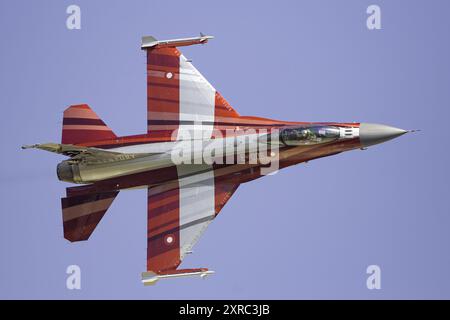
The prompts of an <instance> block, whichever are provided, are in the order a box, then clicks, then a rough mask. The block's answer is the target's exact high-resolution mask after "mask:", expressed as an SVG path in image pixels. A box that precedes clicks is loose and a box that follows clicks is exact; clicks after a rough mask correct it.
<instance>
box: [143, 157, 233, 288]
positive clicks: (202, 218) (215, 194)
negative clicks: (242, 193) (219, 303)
mask: <svg viewBox="0 0 450 320" xmlns="http://www.w3.org/2000/svg"><path fill="white" fill-rule="evenodd" d="M174 170H175V171H176V172H174V174H177V175H178V176H179V177H180V178H178V181H177V182H176V183H175V184H174V185H172V186H167V185H161V186H156V187H151V188H149V189H148V208H147V213H148V220H147V221H148V225H147V231H148V233H147V270H148V272H147V273H145V274H152V275H153V274H156V275H173V274H180V273H183V270H176V269H177V267H178V266H179V265H180V263H181V262H182V261H183V258H184V257H185V256H186V254H189V253H191V251H192V248H193V246H194V245H195V244H196V242H197V241H198V240H199V238H200V237H201V235H202V234H203V232H204V231H205V230H206V228H207V227H208V225H209V224H210V223H211V221H212V220H214V218H215V217H216V216H217V214H218V213H219V212H220V210H221V209H222V208H223V206H224V205H225V204H226V202H227V201H228V200H229V199H230V198H231V196H232V195H233V193H234V192H235V191H236V189H237V188H238V186H239V183H238V182H233V181H227V180H218V179H216V178H215V177H214V170H213V169H212V167H211V166H207V165H199V166H198V167H196V169H192V166H178V167H177V168H176V169H174ZM196 270H197V269H196ZM198 270H201V271H202V273H203V274H204V273H205V272H207V269H204V268H202V269H198ZM186 272H187V273H192V269H189V270H187V271H186ZM143 279H144V274H143ZM144 283H145V282H144Z"/></svg>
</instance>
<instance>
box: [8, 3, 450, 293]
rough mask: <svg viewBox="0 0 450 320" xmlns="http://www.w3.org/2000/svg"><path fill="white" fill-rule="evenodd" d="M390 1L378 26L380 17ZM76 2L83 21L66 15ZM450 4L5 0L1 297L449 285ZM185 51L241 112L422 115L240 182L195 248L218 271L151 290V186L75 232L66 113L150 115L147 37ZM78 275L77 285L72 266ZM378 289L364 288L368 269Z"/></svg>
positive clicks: (367, 117) (418, 289)
mask: <svg viewBox="0 0 450 320" xmlns="http://www.w3.org/2000/svg"><path fill="white" fill-rule="evenodd" d="M374 3H375V4H378V5H379V6H380V7H381V10H382V30H376V31H369V30H368V29H367V28H366V17H367V14H366V8H367V6H368V5H370V4H374ZM70 4H77V5H79V6H80V7H81V11H82V29H81V30H72V31H70V30H68V29H66V26H65V21H66V17H67V14H66V13H65V11H66V8H67V6H68V5H70ZM449 11H450V2H448V1H445V0H435V1H425V0H423V1H400V0H398V1H381V0H376V1H374V0H371V1H365V0H353V1H350V0H349V1H334V0H329V1H324V0H323V1H317V0H310V1H221V2H219V1H6V0H3V1H1V2H0V39H1V51H0V55H1V59H0V71H1V72H0V93H1V94H0V106H1V108H2V112H3V114H2V117H1V124H2V125H1V126H0V130H1V136H2V150H3V151H2V157H1V158H0V164H1V165H0V168H1V169H0V170H1V171H0V191H1V192H0V195H1V201H0V208H1V209H0V213H1V214H0V228H1V229H0V231H1V232H0V240H1V241H0V254H1V256H0V257H1V258H0V259H1V260H0V263H1V267H0V298H63V299H77V298H137V299H170V298H174V299H197V298H205V299H216V298H222V299H230V298H236V299H244V298H264V299H281V298H286V299H299V298H300V299H301V298H338V299H341V298H369V299H379V298H388V299H389V298H447V299H448V298H450V273H449V270H450V251H449V245H450V232H449V230H450V216H449V214H450V210H449V198H448V197H449V191H450V190H449V189H450V188H449V178H450V177H449V169H448V165H449V160H450V159H449V151H448V141H449V138H450V135H449V132H450V130H449V129H448V119H449V116H450V111H449V110H450V89H449V84H450V59H449V57H450V44H449V31H450V20H449V19H448V12H449ZM200 31H202V32H204V33H207V34H212V35H214V36H215V37H216V39H214V40H212V41H211V42H210V43H208V44H207V45H206V46H193V47H189V48H184V49H183V50H182V51H183V53H184V54H185V55H186V56H187V57H188V58H190V59H192V60H193V62H194V65H195V66H196V67H197V68H198V69H199V70H200V71H201V72H202V73H203V74H204V76H205V77H206V78H207V79H208V80H209V81H210V82H211V83H212V84H213V85H214V86H215V87H216V88H217V90H219V91H220V92H221V93H222V94H223V96H224V97H225V98H226V99H227V100H228V101H229V102H230V103H231V105H232V106H233V107H234V108H235V109H236V110H237V111H238V112H239V113H240V114H242V115H258V116H265V117H271V118H275V119H283V120H298V121H342V122H344V121H361V122H375V123H384V124H389V125H394V126H397V127H400V128H404V129H422V132H420V133H416V134H408V135H406V136H403V137H401V138H399V139H396V140H394V141H392V142H388V143H386V144H383V145H380V146H375V147H373V148H369V150H367V151H364V152H363V151H353V152H348V153H345V154H341V155H338V156H334V157H330V158H324V159H321V160H317V161H311V162H310V163H308V164H307V165H298V166H295V167H291V168H288V169H285V170H283V171H281V172H279V173H278V174H276V175H274V176H269V177H265V178H263V179H260V180H257V181H254V182H252V183H249V184H245V185H242V186H241V187H240V188H239V190H238V191H237V192H236V194H235V195H234V196H233V198H232V199H231V200H230V201H229V203H228V204H227V205H226V206H225V208H224V209H223V210H222V212H221V214H220V215H219V217H218V218H217V219H216V220H215V221H214V222H213V223H212V224H211V225H210V227H209V228H208V230H207V231H206V232H205V234H204V236H203V237H202V238H201V240H200V241H199V243H198V244H197V246H196V247H195V248H194V254H192V255H191V256H188V258H186V259H185V261H184V262H183V264H182V266H183V267H208V268H210V269H212V270H215V271H216V274H215V275H214V276H212V277H210V278H208V279H207V280H205V281H203V280H200V279H198V278H191V279H177V280H169V281H161V282H160V283H158V284H157V285H156V286H155V287H143V286H142V284H141V283H140V273H141V272H142V271H144V270H145V261H146V260H145V259H146V191H145V190H137V191H126V192H121V193H120V194H119V196H118V198H117V199H116V200H115V202H114V203H113V205H112V206H111V208H110V210H109V211H108V213H107V215H106V216H105V217H104V219H103V220H102V222H101V223H100V225H99V226H98V228H97V230H96V231H95V232H94V234H93V235H92V236H91V238H90V240H89V241H88V242H84V243H73V244H71V243H69V242H68V241H66V240H65V239H64V238H63V235H62V223H61V209H60V197H61V196H63V195H64V188H65V187H66V186H67V185H68V184H65V183H62V182H59V181H58V180H57V178H56V173H55V171H56V168H55V167H56V164H57V163H58V162H59V161H60V160H61V159H62V158H61V157H59V156H56V155H53V154H50V153H45V152H38V151H33V150H29V151H22V150H20V146H21V145H22V144H28V143H38V142H49V141H54V142H58V141H59V140H60V131H61V122H62V111H63V110H64V109H65V108H66V107H67V106H68V105H70V104H77V103H88V104H89V105H90V106H91V107H92V108H93V109H94V110H95V111H96V112H97V113H98V114H99V115H100V117H101V118H102V119H103V120H104V121H105V122H106V123H107V124H108V125H109V126H110V127H111V128H112V129H113V130H114V131H115V132H116V133H117V134H118V135H129V134H137V133H143V132H145V130H146V80H145V54H144V52H143V51H141V50H140V47H139V46H140V38H141V36H143V35H154V36H155V37H157V38H160V39H167V38H169V39H170V38H175V37H185V36H195V35H197V34H198V32H200ZM71 264H77V265H79V266H80V267H81V270H82V280H81V281H82V284H81V285H82V289H81V290H79V291H77V290H67V289H66V277H67V275H66V273H65V271H66V267H67V266H68V265H71ZM371 264H376V265H379V266H380V267H381V271H382V275H381V278H382V280H381V281H382V289H381V290H368V289H367V288H366V278H367V274H366V268H367V266H368V265H371Z"/></svg>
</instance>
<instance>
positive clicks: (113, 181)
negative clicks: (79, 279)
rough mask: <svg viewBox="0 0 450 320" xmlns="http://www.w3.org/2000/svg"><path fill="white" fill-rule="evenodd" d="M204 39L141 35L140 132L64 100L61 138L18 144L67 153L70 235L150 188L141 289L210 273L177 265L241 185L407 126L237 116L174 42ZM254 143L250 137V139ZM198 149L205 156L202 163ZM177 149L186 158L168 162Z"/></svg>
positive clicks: (74, 237) (61, 168)
mask: <svg viewBox="0 0 450 320" xmlns="http://www.w3.org/2000/svg"><path fill="white" fill-rule="evenodd" d="M210 39H212V37H211V36H204V35H201V36H200V37H194V38H187V39H176V40H167V41H158V40H156V39H155V38H153V37H144V38H143V42H142V49H143V50H145V51H146V53H147V119H146V121H147V132H146V133H145V134H141V135H135V136H125V137H118V136H116V135H115V134H114V132H113V131H112V130H111V129H110V128H109V127H108V126H107V125H106V124H105V123H104V122H103V121H102V120H101V119H100V118H99V117H98V116H97V114H96V113H95V112H94V111H92V109H91V108H90V107H89V106H88V105H86V104H82V105H72V106H70V107H69V108H67V109H66V110H65V111H64V118H63V128H62V139H61V143H59V144H58V143H44V144H36V145H32V146H24V147H23V148H38V149H43V150H47V151H51V152H55V153H59V154H63V155H66V156H68V157H69V158H68V159H67V160H65V161H63V162H61V163H60V164H58V167H57V173H58V178H59V179H60V180H62V181H67V182H72V183H77V184H82V185H80V186H75V187H69V188H67V189H66V197H64V198H62V199H61V205H62V217H63V226H64V237H65V238H66V239H68V240H69V241H73V242H75V241H82V240H87V239H88V238H89V237H90V235H91V234H92V232H93V231H94V229H95V228H96V226H97V224H98V223H99V222H100V220H101V219H102V217H103V215H104V214H105V213H106V211H107V210H108V208H109V206H110V205H111V203H112V202H113V201H114V199H115V198H116V196H117V195H118V194H119V192H120V190H123V189H133V188H146V189H147V190H148V196H147V197H148V207H147V221H148V226H147V270H146V272H144V273H143V274H142V282H143V283H144V284H146V285H147V284H154V283H155V282H156V281H158V280H160V279H165V278H173V277H180V276H200V277H205V276H207V275H209V274H211V273H212V271H209V270H208V269H206V268H198V269H178V267H179V266H180V264H181V262H182V261H183V259H184V257H185V256H186V255H187V254H189V253H191V252H192V248H193V246H194V245H195V244H196V242H197V241H198V240H199V238H200V236H201V235H202V234H203V232H204V231H205V230H206V228H207V227H208V225H209V224H210V223H211V222H212V220H214V219H215V218H216V216H217V215H218V214H219V212H220V211H221V210H222V208H223V206H224V205H225V204H226V203H227V201H228V200H229V199H230V198H231V196H232V195H233V193H234V192H235V191H236V189H237V188H238V187H239V185H240V184H242V183H245V182H248V181H251V180H254V179H257V178H260V177H262V176H264V175H265V174H267V172H269V173H270V172H272V173H273V172H274V171H276V170H279V169H282V168H285V167H288V166H291V165H294V164H298V163H302V162H306V161H309V160H312V159H316V158H321V157H326V156H330V155H335V154H338V153H340V152H344V151H349V150H353V149H364V148H366V147H367V146H370V145H374V144H378V143H381V142H384V141H387V140H390V139H393V138H395V137H397V136H400V135H402V134H404V133H406V132H407V131H405V130H401V129H397V128H393V127H389V126H385V125H378V124H369V123H335V122H324V123H312V122H292V121H278V120H271V119H265V118H260V117H253V116H241V115H239V114H238V113H237V112H236V111H235V110H234V109H233V108H232V107H231V106H230V104H229V103H228V102H227V101H226V100H225V99H224V98H223V97H222V95H221V94H220V93H219V92H218V91H217V90H216V89H215V88H214V87H213V86H212V85H211V84H210V83H209V82H208V81H207V80H206V79H205V78H204V77H203V76H202V75H201V74H200V72H199V71H198V70H197V69H196V68H195V67H194V66H193V64H192V63H191V62H190V60H188V59H186V57H184V56H183V55H182V54H181V53H180V51H179V50H178V48H177V47H181V46H188V45H193V44H205V43H206V42H207V41H208V40H210ZM252 139H254V140H255V141H257V143H256V144H253V145H252V144H251V143H249V142H248V141H250V140H252ZM211 150H213V152H211ZM230 150H231V151H230ZM261 150H262V151H261ZM206 151H208V152H209V154H210V155H212V158H209V160H208V161H207V158H206V157H205V154H206ZM180 154H182V155H183V156H182V158H183V159H184V160H186V159H187V160H190V161H181V162H180V161H175V159H178V158H177V157H178V156H180ZM262 154H264V158H265V161H262V157H261V156H262ZM186 155H187V157H185V156H186ZM253 156H255V157H253ZM252 157H253V158H252ZM211 159H213V161H210V160H211ZM252 160H253V161H252ZM267 160H268V161H267ZM274 164H276V165H275V166H274ZM268 169H272V170H268Z"/></svg>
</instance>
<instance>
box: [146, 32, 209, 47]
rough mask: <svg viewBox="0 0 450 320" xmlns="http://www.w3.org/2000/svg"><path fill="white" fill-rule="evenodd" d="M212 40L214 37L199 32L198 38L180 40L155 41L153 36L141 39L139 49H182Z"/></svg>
mask: <svg viewBox="0 0 450 320" xmlns="http://www.w3.org/2000/svg"><path fill="white" fill-rule="evenodd" d="M211 39H214V36H208V35H205V34H203V33H201V32H200V36H199V37H193V38H180V39H171V40H156V38H155V37H153V36H144V37H142V42H141V49H143V50H146V49H155V48H165V47H184V46H190V45H194V44H205V43H207V42H208V40H211Z"/></svg>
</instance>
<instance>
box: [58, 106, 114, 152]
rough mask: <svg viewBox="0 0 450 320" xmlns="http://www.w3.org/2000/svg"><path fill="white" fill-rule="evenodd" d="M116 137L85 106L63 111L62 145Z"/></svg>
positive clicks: (72, 107) (71, 107)
mask: <svg viewBox="0 0 450 320" xmlns="http://www.w3.org/2000/svg"><path fill="white" fill-rule="evenodd" d="M115 138H117V136H116V135H115V134H114V132H112V130H111V129H110V128H109V127H108V126H107V125H106V124H105V123H104V122H103V121H102V120H101V119H100V118H99V117H98V115H97V114H96V113H95V112H94V111H92V109H91V108H90V107H89V106H88V105H87V104H80V105H73V106H70V107H69V108H67V109H66V110H65V111H64V118H63V128H62V139H61V143H63V144H78V143H83V142H89V141H100V140H110V139H115Z"/></svg>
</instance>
